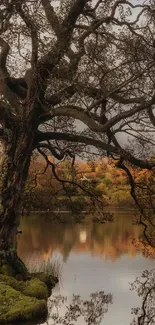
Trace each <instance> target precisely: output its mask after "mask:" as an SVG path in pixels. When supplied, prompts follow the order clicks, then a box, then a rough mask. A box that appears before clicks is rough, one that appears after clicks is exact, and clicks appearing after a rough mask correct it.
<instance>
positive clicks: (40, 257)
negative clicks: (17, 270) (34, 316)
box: [18, 211, 155, 325]
mask: <svg viewBox="0 0 155 325" xmlns="http://www.w3.org/2000/svg"><path fill="white" fill-rule="evenodd" d="M46 220H47V219H46ZM21 229H22V231H23V233H22V235H20V236H19V238H18V252H19V255H20V256H21V258H22V259H23V260H24V261H25V262H26V263H28V264H29V265H30V266H31V265H33V264H35V265H37V266H38V269H39V266H40V265H41V264H42V263H43V262H47V263H51V262H53V258H54V257H55V255H56V257H58V256H59V257H60V259H61V262H62V263H63V269H62V273H63V274H62V284H61V283H60V285H59V287H56V288H55V289H54V291H53V294H52V300H50V302H49V309H51V308H52V309H51V314H52V315H53V308H54V307H53V296H54V295H55V296H56V299H59V297H60V295H61V298H62V297H67V301H64V307H63V304H62V301H61V299H60V303H61V306H60V308H59V310H57V312H58V314H57V316H56V317H57V319H58V318H59V320H60V322H58V324H65V325H66V324H68V325H71V324H73V323H74V322H72V321H71V322H70V323H69V322H68V323H65V320H64V319H66V316H65V315H66V312H70V311H69V310H70V305H71V306H72V305H74V298H73V297H75V300H76V299H80V301H81V305H80V302H79V305H80V306H83V304H84V302H85V301H91V299H92V298H91V297H93V296H91V297H90V295H91V294H92V292H97V293H98V294H99V293H100V292H103V291H104V292H106V293H111V294H112V295H113V304H111V302H110V301H109V303H108V304H107V305H106V308H107V307H108V309H109V312H107V313H106V317H105V321H104V319H103V318H102V317H100V323H101V325H104V324H106V325H114V324H115V325H129V324H130V325H131V324H132V325H142V324H143V325H153V322H154V323H155V321H154V318H153V317H152V320H151V321H153V322H152V323H151V322H150V323H149V322H148V316H147V318H146V315H147V314H148V315H149V314H151V312H152V311H153V306H154V304H155V301H154V300H153V295H152V294H153V293H154V292H153V291H151V295H150V297H152V302H151V300H150V298H149V297H148V294H147V301H146V300H145V294H144V295H143V294H141V289H140V291H138V294H139V296H138V295H137V292H136V290H133V291H131V290H130V284H129V283H132V282H134V286H133V288H134V289H137V290H138V286H139V285H140V283H141V280H140V282H136V283H135V278H136V277H141V274H142V272H143V270H145V269H148V272H151V271H150V270H151V269H153V268H154V267H155V262H154V259H153V255H152V254H151V256H149V257H148V258H146V254H145V255H144V253H145V252H144V247H141V246H140V245H139V243H138V241H139V239H138V238H139V235H140V234H141V228H140V227H139V226H137V225H133V216H132V213H131V212H130V213H127V212H122V213H121V212H120V211H119V212H118V213H116V214H115V217H114V222H113V223H110V224H98V223H97V224H92V223H87V224H56V223H53V222H52V221H50V220H47V221H46V222H45V219H44V217H43V215H41V216H39V215H32V216H30V217H29V218H27V219H26V218H23V219H22V220H21ZM133 240H135V241H136V244H137V245H135V242H134V241H133ZM137 247H138V250H137ZM147 251H148V252H150V248H149V250H147ZM148 255H149V254H148ZM150 274H151V273H150ZM153 277H154V279H155V273H154V275H152V280H149V282H148V283H149V284H151V285H152V283H153V282H152V281H153ZM143 278H144V276H143ZM140 279H141V278H140ZM149 279H150V277H149ZM153 286H154V287H155V283H153ZM147 288H148V284H147ZM145 292H146V291H145ZM76 297H79V298H76ZM89 297H90V298H89ZM72 298H73V299H72ZM97 299H98V298H97ZM142 299H143V301H146V305H145V310H146V311H145V315H144V316H145V319H144V318H143V319H142V316H143V307H142V308H141V306H142ZM148 299H149V300H148ZM101 301H102V300H101ZM66 304H67V306H68V308H69V309H68V310H66V309H65V308H66V307H65V306H66ZM151 304H152V305H151ZM149 305H150V306H152V307H151V309H149V307H148V306H149ZM95 306H96V307H97V306H100V303H99V302H98V304H97V305H95ZM96 307H93V308H94V309H95V308H96ZM132 307H135V309H133V312H137V313H138V314H137V315H135V320H134V321H133V314H131V308H132ZM137 307H138V308H139V309H137ZM82 308H83V307H82ZM82 310H83V309H82ZM72 311H75V310H74V308H73V309H72ZM78 312H79V309H78ZM100 312H101V314H102V310H101V309H100ZM153 312H154V311H153ZM101 314H100V316H101ZM103 315H104V313H103ZM63 316H64V319H63ZM138 317H139V318H138ZM140 317H141V318H140ZM141 319H142V320H141ZM78 321H79V324H80V325H84V324H85V322H84V317H83V318H82V319H81V317H79V318H78ZM78 321H77V323H78ZM149 321H150V320H149ZM48 322H49V324H50V325H53V324H54V319H52V318H51V317H50V318H49V319H48ZM56 323H57V322H56V321H55V324H56ZM88 324H93V323H88Z"/></svg>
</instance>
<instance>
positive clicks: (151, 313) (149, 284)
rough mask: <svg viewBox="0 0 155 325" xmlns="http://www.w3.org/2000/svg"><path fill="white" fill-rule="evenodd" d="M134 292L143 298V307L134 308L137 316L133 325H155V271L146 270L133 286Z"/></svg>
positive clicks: (133, 310)
mask: <svg viewBox="0 0 155 325" xmlns="http://www.w3.org/2000/svg"><path fill="white" fill-rule="evenodd" d="M132 290H136V291H137V293H138V295H139V297H141V298H142V305H141V307H139V308H133V309H132V312H133V313H134V314H135V315H136V316H135V318H134V320H133V323H132V325H154V324H155V269H153V270H150V271H148V270H146V271H144V272H143V273H142V276H141V277H139V278H137V279H136V280H135V281H134V283H133V284H132Z"/></svg>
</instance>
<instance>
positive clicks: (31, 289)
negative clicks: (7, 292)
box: [0, 274, 48, 300]
mask: <svg viewBox="0 0 155 325" xmlns="http://www.w3.org/2000/svg"><path fill="white" fill-rule="evenodd" d="M1 282H4V283H6V284H7V285H9V286H11V287H12V288H13V289H15V290H16V291H20V292H21V293H22V294H24V295H25V296H29V297H35V298H37V299H45V300H47V298H48V288H47V286H46V284H45V283H44V282H42V281H40V280H39V279H37V278H31V279H29V280H27V281H17V280H16V279H15V278H13V277H9V276H6V275H1V274H0V283H1Z"/></svg>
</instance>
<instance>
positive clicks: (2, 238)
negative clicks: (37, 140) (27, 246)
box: [0, 125, 34, 255]
mask: <svg viewBox="0 0 155 325" xmlns="http://www.w3.org/2000/svg"><path fill="white" fill-rule="evenodd" d="M32 130H33V128H32V126H31V127H29V128H26V127H25V126H24V125H20V127H19V128H18V130H14V131H13V132H11V131H9V132H10V134H9V136H8V142H7V146H6V148H5V152H4V155H3V157H2V161H1V166H0V168H1V171H0V192H1V193H0V252H1V253H2V252H3V253H4V252H7V255H8V254H9V253H8V252H9V251H11V252H13V251H14V254H15V255H16V230H17V226H18V217H19V212H20V203H21V200H22V196H23V192H24V186H25V182H26V179H27V174H28V169H29V165H30V159H31V154H32V150H33V141H34V132H33V131H32Z"/></svg>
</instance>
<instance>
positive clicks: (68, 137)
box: [35, 132, 155, 169]
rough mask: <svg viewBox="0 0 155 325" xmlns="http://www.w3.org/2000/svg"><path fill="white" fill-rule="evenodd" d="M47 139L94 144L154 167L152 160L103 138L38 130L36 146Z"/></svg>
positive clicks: (125, 158)
mask: <svg viewBox="0 0 155 325" xmlns="http://www.w3.org/2000/svg"><path fill="white" fill-rule="evenodd" d="M47 140H60V141H70V142H76V143H83V144H85V145H89V146H94V147H96V148H100V149H102V150H104V151H108V152H111V153H114V154H116V155H118V157H119V156H122V157H123V159H124V160H126V161H129V162H130V163H132V164H134V165H136V166H138V167H140V168H146V169H151V168H152V167H154V165H155V164H154V163H153V162H152V161H151V162H150V161H144V160H141V159H138V158H136V157H134V156H132V155H131V154H130V153H129V152H127V151H125V150H124V149H121V148H119V147H114V146H112V145H110V144H107V143H105V142H103V141H101V140H96V139H93V138H89V137H86V136H82V135H78V134H70V133H60V132H44V133H43V132H38V133H37V134H36V141H35V143H36V146H37V145H38V143H40V142H42V141H47Z"/></svg>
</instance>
